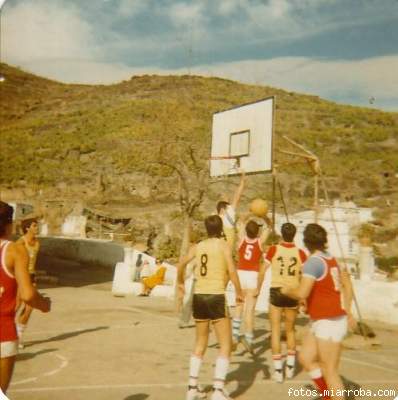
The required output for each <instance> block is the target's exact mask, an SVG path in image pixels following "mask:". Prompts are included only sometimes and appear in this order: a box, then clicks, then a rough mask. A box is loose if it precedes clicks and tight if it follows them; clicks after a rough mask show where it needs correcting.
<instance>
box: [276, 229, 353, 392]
mask: <svg viewBox="0 0 398 400" xmlns="http://www.w3.org/2000/svg"><path fill="white" fill-rule="evenodd" d="M304 244H305V246H306V247H307V248H308V250H309V251H310V253H311V256H310V257H309V258H308V260H307V261H306V263H305V264H304V266H303V278H302V280H301V283H300V285H299V286H298V287H297V288H293V289H292V288H289V287H284V288H283V289H282V290H281V291H282V293H283V294H285V295H287V296H289V297H292V298H294V299H297V300H307V313H308V314H309V316H310V319H311V328H310V331H309V332H308V333H307V335H306V336H305V338H304V339H303V343H302V346H301V351H300V355H299V358H300V362H301V364H302V365H303V366H304V368H305V369H306V371H307V372H308V373H309V375H310V377H311V378H312V380H313V381H314V383H315V384H316V386H317V387H318V389H319V391H320V393H321V395H322V398H325V399H327V398H330V397H329V395H328V394H327V393H324V391H325V390H326V389H329V390H330V389H333V391H334V393H335V394H338V392H337V391H340V393H341V394H343V393H344V391H343V390H344V385H343V382H342V381H341V378H340V375H339V373H338V366H339V361H340V355H341V349H342V344H341V343H342V341H343V339H344V337H345V335H346V333H347V325H348V324H349V325H350V327H354V326H355V320H354V318H353V316H352V314H351V303H352V297H353V291H352V283H351V279H350V275H349V274H348V271H346V269H343V268H341V267H340V266H339V265H338V264H337V261H336V259H335V258H334V257H332V256H331V255H330V254H329V253H328V252H327V250H326V246H327V233H326V230H325V229H324V228H323V227H322V226H320V225H318V224H309V225H307V226H306V228H305V230H304ZM341 292H342V293H343V299H344V309H343V307H342V304H341ZM333 398H336V399H344V396H343V395H342V396H337V395H335V396H334V397H333Z"/></svg>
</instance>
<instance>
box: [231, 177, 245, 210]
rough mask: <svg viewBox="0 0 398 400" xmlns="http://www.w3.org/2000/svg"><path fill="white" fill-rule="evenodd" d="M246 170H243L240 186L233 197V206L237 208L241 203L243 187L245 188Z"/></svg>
mask: <svg viewBox="0 0 398 400" xmlns="http://www.w3.org/2000/svg"><path fill="white" fill-rule="evenodd" d="M245 176H246V175H245V171H242V175H241V176H240V182H239V186H238V188H237V189H236V191H235V193H234V197H233V199H232V203H231V206H232V207H233V208H234V210H236V209H237V208H238V205H239V201H240V198H241V196H242V193H243V189H244V188H245Z"/></svg>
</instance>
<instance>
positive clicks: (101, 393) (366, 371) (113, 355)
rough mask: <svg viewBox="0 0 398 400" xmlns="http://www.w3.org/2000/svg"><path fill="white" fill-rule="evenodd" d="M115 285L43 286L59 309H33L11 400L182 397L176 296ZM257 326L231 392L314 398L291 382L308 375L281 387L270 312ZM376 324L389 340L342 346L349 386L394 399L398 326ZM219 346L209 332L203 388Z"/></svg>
mask: <svg viewBox="0 0 398 400" xmlns="http://www.w3.org/2000/svg"><path fill="white" fill-rule="evenodd" d="M110 288H111V283H110V282H106V283H100V284H95V285H86V286H83V287H58V288H46V289H41V291H42V292H45V293H46V294H47V295H49V296H50V297H51V298H52V301H53V309H52V311H51V313H50V314H42V313H40V312H36V311H35V312H34V314H33V316H32V319H31V323H30V326H29V328H28V330H27V331H26V334H25V341H26V347H25V349H24V350H21V352H20V355H19V356H18V361H17V364H16V368H15V373H14V377H13V382H12V385H11V387H10V389H9V392H8V397H9V398H10V399H12V400H25V399H29V400H39V399H40V400H55V399H56V400H75V399H76V400H80V399H82V400H83V399H84V400H87V399H95V400H145V399H149V400H180V399H181V400H183V399H185V390H186V383H187V376H188V359H189V356H190V352H191V349H192V345H193V338H194V336H193V335H194V329H190V328H188V329H178V328H177V323H176V317H175V314H174V312H173V302H172V301H169V300H164V299H160V298H145V297H144V298H141V297H133V296H127V297H124V298H117V297H113V296H112V294H111V292H110ZM256 324H257V332H256V334H257V337H256V344H255V350H256V353H257V356H256V359H255V360H253V359H252V358H251V357H250V356H249V354H248V353H245V352H244V351H243V349H240V348H239V349H238V352H237V353H235V354H234V355H233V357H232V364H231V368H230V373H229V375H228V384H227V388H228V389H229V391H230V392H231V396H232V398H234V399H247V400H258V399H266V398H269V399H281V400H283V399H291V398H309V399H314V398H316V397H313V396H305V395H304V396H301V395H299V396H297V397H294V396H293V395H291V396H289V394H288V390H289V388H293V389H298V390H299V389H300V388H304V389H305V388H306V386H308V385H309V384H310V382H309V380H308V378H307V375H306V373H305V372H303V371H299V372H298V374H297V376H296V377H295V378H294V379H293V380H291V381H285V383H283V384H276V383H274V382H273V381H271V380H270V373H271V368H270V366H271V363H270V360H271V358H270V349H269V325H268V320H267V319H266V316H265V315H259V316H258V317H257V321H256ZM372 327H373V328H375V329H376V332H377V334H378V338H379V339H380V340H381V341H382V346H381V347H378V348H375V349H373V350H345V351H344V353H343V358H342V363H341V373H342V375H343V376H344V378H345V380H346V384H347V387H348V388H349V389H352V390H354V389H359V388H362V389H371V390H374V391H376V390H379V389H389V390H395V391H396V394H395V395H392V394H391V395H389V396H387V395H385V396H377V395H374V396H373V398H378V399H393V398H395V396H398V340H397V332H398V327H386V326H383V327H380V326H377V325H375V324H372ZM216 352H217V349H216V346H215V337H214V333H212V334H211V338H210V341H209V350H208V352H207V354H206V357H205V362H204V365H203V368H202V373H201V382H202V383H203V384H205V385H210V384H211V380H212V364H213V361H214V360H215V357H216ZM209 388H210V387H209ZM297 393H298V392H296V394H297ZM208 398H210V396H208ZM350 398H352V399H353V398H355V397H354V396H351V397H350ZM356 398H367V397H366V396H365V397H356Z"/></svg>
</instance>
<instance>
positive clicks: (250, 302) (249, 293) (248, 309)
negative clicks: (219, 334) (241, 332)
mask: <svg viewBox="0 0 398 400" xmlns="http://www.w3.org/2000/svg"><path fill="white" fill-rule="evenodd" d="M256 302H257V298H256V297H254V290H252V289H248V290H246V294H245V316H244V319H245V332H246V333H253V331H254V312H255V311H254V309H255V307H256Z"/></svg>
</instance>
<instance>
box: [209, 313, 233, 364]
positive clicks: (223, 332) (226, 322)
mask: <svg viewBox="0 0 398 400" xmlns="http://www.w3.org/2000/svg"><path fill="white" fill-rule="evenodd" d="M213 326H214V330H215V332H216V336H217V341H218V344H219V345H220V350H219V352H218V354H219V356H221V357H225V358H228V359H229V357H230V355H231V345H232V338H231V321H230V319H229V318H223V319H220V320H218V321H215V322H214V324H213Z"/></svg>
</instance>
